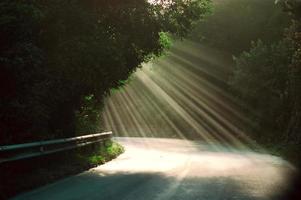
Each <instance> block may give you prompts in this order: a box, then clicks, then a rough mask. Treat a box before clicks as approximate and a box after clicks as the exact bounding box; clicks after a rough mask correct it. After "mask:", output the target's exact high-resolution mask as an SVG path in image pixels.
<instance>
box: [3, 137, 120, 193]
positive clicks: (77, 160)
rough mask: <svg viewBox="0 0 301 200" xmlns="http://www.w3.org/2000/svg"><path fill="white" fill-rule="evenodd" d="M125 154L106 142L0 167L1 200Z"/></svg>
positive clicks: (109, 142) (109, 141)
mask: <svg viewBox="0 0 301 200" xmlns="http://www.w3.org/2000/svg"><path fill="white" fill-rule="evenodd" d="M123 152H124V148H123V147H122V146H121V145H120V144H118V143H116V142H114V141H112V140H107V141H104V142H102V143H100V144H95V145H88V146H85V147H83V148H80V149H75V150H70V151H66V152H59V153H55V154H52V155H48V156H42V157H36V158H31V159H25V160H20V161H15V162H10V163H6V164H1V165H0V199H8V198H10V197H12V196H15V195H17V194H19V193H21V192H25V191H29V190H31V189H34V188H37V187H40V186H43V185H46V184H49V183H53V182H54V181H57V180H59V179H62V178H66V177H68V176H71V175H75V174H78V173H81V172H83V171H85V170H88V169H90V168H93V167H96V166H97V165H100V164H104V163H106V162H108V161H110V160H112V159H114V158H116V157H117V156H118V155H120V154H121V153H123Z"/></svg>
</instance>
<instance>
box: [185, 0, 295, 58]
mask: <svg viewBox="0 0 301 200" xmlns="http://www.w3.org/2000/svg"><path fill="white" fill-rule="evenodd" d="M288 23H289V17H288V16H287V15H286V14H285V13H284V12H282V9H281V6H278V5H275V3H274V0H264V1H262V0H227V1H215V5H214V10H213V12H212V15H209V16H208V17H206V18H205V19H204V20H202V21H200V22H199V23H198V25H197V26H196V29H195V30H194V31H193V32H192V34H191V36H190V37H191V38H192V39H193V40H195V41H197V42H200V43H203V44H207V45H210V46H212V47H215V48H218V49H220V50H223V51H225V52H228V53H229V54H234V55H238V54H240V53H241V51H246V50H248V49H249V48H250V43H251V41H257V40H258V39H261V40H262V41H263V42H265V43H269V44H270V43H272V42H274V41H276V40H278V39H280V38H281V36H282V33H283V29H284V28H286V27H287V24H288Z"/></svg>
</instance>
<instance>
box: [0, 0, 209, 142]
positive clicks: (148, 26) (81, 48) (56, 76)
mask: <svg viewBox="0 0 301 200" xmlns="http://www.w3.org/2000/svg"><path fill="white" fill-rule="evenodd" d="M168 2H169V5H168V6H167V5H166V4H162V3H154V4H151V3H149V2H148V1H146V0H139V1H138V0H113V1H112V0H111V1H108V0H97V1H95V0H71V1H69V0H68V1H67V0H53V1H49V0H42V1H36V0H29V1H19V0H3V1H1V3H0V13H1V15H0V40H1V47H0V74H1V91H0V93H1V99H0V131H1V133H0V143H12V142H14V143H15V142H25V141H31V140H37V139H45V138H51V137H65V136H72V135H74V134H75V132H76V129H77V131H80V132H81V131H83V130H86V129H87V128H88V130H89V131H94V130H96V129H97V127H96V125H95V122H97V121H98V120H99V112H98V111H96V110H99V109H100V108H101V105H102V101H103V97H104V96H105V95H108V94H109V91H110V89H112V88H118V87H120V86H122V85H124V84H125V82H126V80H127V78H128V77H129V76H130V74H131V73H133V72H134V71H135V69H136V68H137V67H139V66H140V64H141V63H142V62H144V61H147V60H148V59H149V58H150V57H152V56H159V55H160V54H161V53H162V52H163V50H164V48H166V47H168V46H169V45H170V42H169V41H170V40H169V39H168V35H176V36H177V37H180V38H181V37H183V36H185V35H186V34H187V33H188V31H189V30H190V29H191V28H192V26H193V24H194V23H195V21H197V20H198V19H199V18H201V17H203V16H204V14H205V13H206V12H207V10H208V8H209V3H210V1H209V0H200V1H193V0H189V1H180V0H172V1H168ZM89 96H90V97H93V98H91V99H87V98H86V97H89ZM89 127H92V128H89Z"/></svg>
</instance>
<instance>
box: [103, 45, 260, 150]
mask: <svg viewBox="0 0 301 200" xmlns="http://www.w3.org/2000/svg"><path fill="white" fill-rule="evenodd" d="M217 52H218V51H217V50H214V49H212V48H209V47H208V48H207V47H206V46H200V45H198V44H195V43H194V42H192V41H189V40H185V41H181V42H177V43H175V45H174V47H173V48H172V49H171V50H170V51H169V52H168V53H167V54H166V55H165V56H164V57H162V58H159V59H157V60H154V61H151V62H149V63H145V64H143V66H142V68H141V69H139V70H137V72H136V73H135V74H133V77H132V80H131V81H130V83H129V84H127V85H126V86H124V87H123V88H121V89H120V90H119V91H116V92H114V93H113V94H111V96H110V97H108V98H107V99H106V104H105V105H106V106H105V109H104V114H103V118H104V121H105V128H106V129H112V130H113V131H114V132H115V134H116V135H118V136H140V137H141V136H142V137H167V138H169V137H176V138H182V139H198V140H202V141H204V142H206V143H208V144H212V145H215V144H219V143H221V144H223V145H225V146H229V147H230V146H235V147H239V148H253V147H256V148H258V145H257V144H256V142H254V141H253V140H251V139H250V138H249V137H248V136H247V135H246V134H245V133H244V131H243V130H244V126H246V125H250V124H252V122H250V121H249V120H248V118H247V117H246V116H244V114H243V113H241V112H240V111H239V110H238V109H237V107H236V105H235V100H234V98H233V97H232V96H231V94H230V93H229V92H227V89H226V87H227V84H226V82H227V79H226V77H225V73H227V71H229V61H226V60H225V59H224V57H223V56H218V55H220V54H219V53H217Z"/></svg>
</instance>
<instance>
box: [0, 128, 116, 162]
mask: <svg viewBox="0 0 301 200" xmlns="http://www.w3.org/2000/svg"><path fill="white" fill-rule="evenodd" d="M111 137H112V132H111V131H109V132H104V133H96V134H90V135H83V136H78V137H71V138H63V139H55V140H45V141H39V142H31V143H24V144H13V145H5V146H0V164H1V163H5V162H10V161H15V160H21V159H26V158H32V157H36V156H42V155H47V154H51V153H56V152H60V151H65V150H69V149H75V148H78V147H82V146H86V145H89V144H93V143H96V142H101V141H103V140H105V139H109V138H111Z"/></svg>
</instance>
